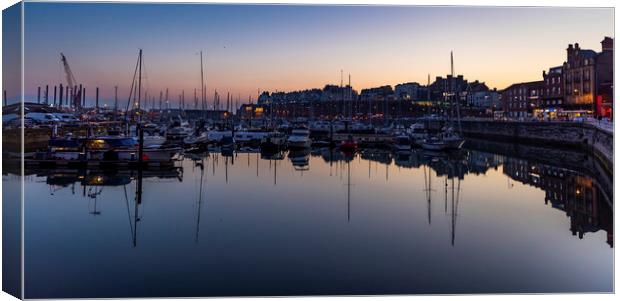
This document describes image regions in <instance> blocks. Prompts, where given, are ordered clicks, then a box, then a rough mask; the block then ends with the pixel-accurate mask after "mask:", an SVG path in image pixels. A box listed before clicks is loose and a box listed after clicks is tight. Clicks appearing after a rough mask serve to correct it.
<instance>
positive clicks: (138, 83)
mask: <svg viewBox="0 0 620 301" xmlns="http://www.w3.org/2000/svg"><path fill="white" fill-rule="evenodd" d="M450 60H451V74H452V75H454V61H453V56H452V53H451V54H450ZM200 61H201V66H200V73H201V77H200V80H201V86H202V88H201V101H202V102H203V108H204V107H205V104H206V98H205V92H206V91H205V87H206V86H205V84H204V70H203V58H202V52H200ZM142 64H143V60H142V50H141V49H140V50H139V54H138V59H137V63H136V68H135V72H134V77H133V80H132V82H131V90H130V95H129V98H128V100H127V106H126V109H125V112H124V120H123V123H122V124H123V125H122V127H107V128H106V130H105V131H103V132H101V131H99V132H97V134H95V131H91V130H90V128H89V130H88V134H87V135H86V136H85V137H74V136H73V135H72V134H71V133H69V134H67V135H65V136H62V137H61V136H58V135H56V129H54V135H52V138H51V139H50V140H49V143H48V148H47V150H46V151H40V152H37V153H35V154H34V156H33V158H32V159H33V160H31V161H32V162H38V163H41V162H43V163H60V164H71V163H82V164H89V165H97V164H127V163H138V164H168V163H172V162H173V161H175V160H177V159H182V158H183V154H184V153H193V152H208V151H217V150H221V151H234V150H246V151H247V150H258V151H261V152H270V153H275V152H279V151H283V150H291V151H298V150H301V151H303V150H309V149H310V148H311V147H330V148H339V149H340V150H342V151H344V152H349V153H350V152H355V151H357V149H358V147H365V146H373V147H374V146H379V147H391V148H393V149H394V150H395V151H397V152H409V151H412V149H413V148H414V147H420V148H422V149H425V150H428V151H449V150H458V149H460V148H462V146H463V144H464V143H465V139H464V138H463V137H462V133H461V132H460V128H461V127H460V114H459V100H458V99H456V97H457V95H456V93H454V87H452V83H447V84H446V87H445V93H444V97H445V101H444V103H447V104H449V107H448V108H446V109H445V110H444V112H445V116H443V118H440V117H438V116H425V117H424V118H422V119H420V120H418V122H416V123H413V124H411V125H409V127H406V126H405V124H404V123H399V121H398V120H396V119H394V120H391V121H389V123H385V124H384V125H383V126H377V125H373V124H372V123H371V120H370V119H369V120H368V121H367V122H364V121H362V120H355V119H354V118H353V112H352V111H353V108H352V107H350V108H348V109H345V113H346V112H347V110H348V117H342V118H339V119H331V120H322V119H318V120H292V121H290V120H275V121H274V120H273V118H271V120H268V121H267V120H263V121H262V122H263V124H262V126H256V125H255V124H254V123H253V122H252V120H250V122H249V123H248V122H247V121H243V120H238V119H236V118H230V116H229V117H228V118H223V119H222V118H218V119H217V120H212V119H206V118H205V119H200V120H198V121H193V122H191V123H190V122H189V121H187V120H183V119H182V118H181V116H177V118H172V119H169V120H168V122H164V123H162V122H161V120H160V121H159V123H158V122H157V121H154V120H146V119H147V118H146V117H144V116H143V113H142V111H141V108H140V105H141V103H142V100H141V94H142V77H143V75H142V69H143V66H142ZM350 80H351V79H350V76H349V85H350ZM341 85H342V83H341ZM342 97H343V100H344V93H343V96H342ZM160 98H161V97H160ZM197 101H198V99H197V98H195V102H196V104H195V106H196V107H197V106H198V102H197ZM166 102H168V92H167V91H166ZM130 108H131V109H130ZM117 113H118V112H115V114H117ZM143 119H145V120H143ZM433 119H435V120H434V121H437V120H440V121H442V123H443V126H442V127H441V129H440V130H436V129H435V130H433V129H432V128H431V127H430V126H429V121H431V120H433ZM114 120H117V116H115V118H114ZM455 122H456V124H457V125H458V127H457V128H458V130H456V129H455Z"/></svg>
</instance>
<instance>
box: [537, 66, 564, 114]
mask: <svg viewBox="0 0 620 301" xmlns="http://www.w3.org/2000/svg"><path fill="white" fill-rule="evenodd" d="M562 70H563V67H562V66H556V67H551V68H549V71H543V74H542V75H543V81H544V87H543V90H542V95H541V100H540V103H539V105H538V107H537V108H536V109H535V114H536V115H537V116H539V117H543V118H555V117H556V116H557V112H558V111H559V110H560V109H561V108H562V105H563V101H564V83H563V80H562V75H563V71H562Z"/></svg>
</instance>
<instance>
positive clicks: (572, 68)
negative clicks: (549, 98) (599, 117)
mask: <svg viewBox="0 0 620 301" xmlns="http://www.w3.org/2000/svg"><path fill="white" fill-rule="evenodd" d="M596 56H597V53H596V52H595V51H594V50H590V49H581V48H580V47H579V43H575V45H574V46H573V44H569V45H568V48H566V62H564V65H563V74H564V104H563V108H564V110H575V111H581V110H583V111H589V112H591V111H592V110H593V104H594V95H595V79H594V76H595V73H596Z"/></svg>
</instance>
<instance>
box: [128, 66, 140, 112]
mask: <svg viewBox="0 0 620 301" xmlns="http://www.w3.org/2000/svg"><path fill="white" fill-rule="evenodd" d="M139 63H140V56H138V60H137V61H136V68H135V70H134V71H133V80H132V81H131V89H129V98H128V99H127V107H126V108H125V120H126V121H127V118H128V117H129V116H128V114H127V112H128V111H129V104H130V103H131V96H132V95H133V89H134V85H135V84H136V74H137V73H138V64H139Z"/></svg>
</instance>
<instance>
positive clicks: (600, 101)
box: [595, 37, 614, 118]
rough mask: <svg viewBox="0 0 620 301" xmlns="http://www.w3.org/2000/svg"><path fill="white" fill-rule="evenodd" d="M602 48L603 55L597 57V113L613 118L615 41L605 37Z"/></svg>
mask: <svg viewBox="0 0 620 301" xmlns="http://www.w3.org/2000/svg"><path fill="white" fill-rule="evenodd" d="M601 48H602V51H601V53H599V54H598V55H597V57H596V101H595V113H596V114H597V115H600V116H603V117H609V118H611V117H612V116H613V114H612V110H613V103H614V90H613V87H614V39H612V38H610V37H605V38H604V39H603V41H601Z"/></svg>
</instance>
